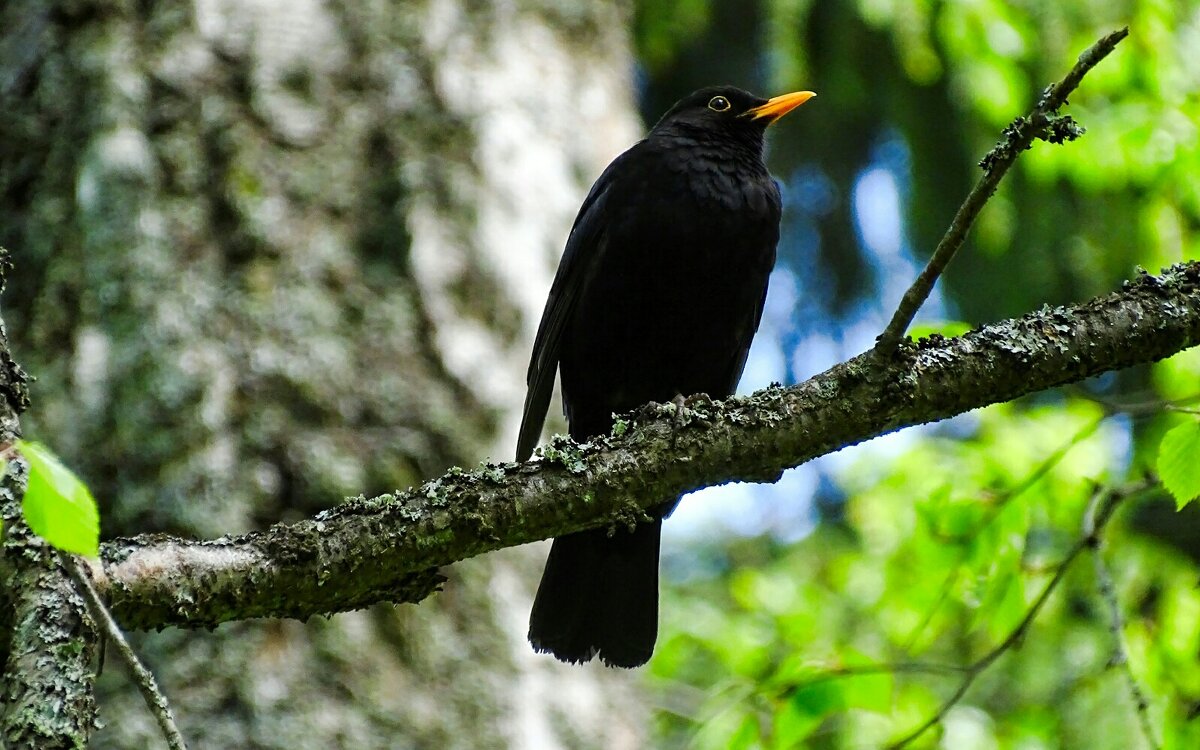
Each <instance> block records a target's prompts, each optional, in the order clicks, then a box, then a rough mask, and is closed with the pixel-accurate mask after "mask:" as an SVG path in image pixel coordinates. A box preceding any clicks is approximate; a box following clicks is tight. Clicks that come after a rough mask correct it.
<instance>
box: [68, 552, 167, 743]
mask: <svg viewBox="0 0 1200 750" xmlns="http://www.w3.org/2000/svg"><path fill="white" fill-rule="evenodd" d="M59 557H60V558H61V559H62V563H63V566H64V567H65V568H66V569H67V574H68V575H70V576H71V580H73V581H75V585H76V587H78V589H79V592H80V593H81V594H82V595H83V599H84V602H85V603H86V604H87V608H88V613H89V614H90V615H91V616H92V620H94V621H95V623H96V625H97V635H99V636H100V637H102V638H106V639H108V641H109V642H111V643H112V644H113V645H114V646H116V649H117V653H118V654H119V655H120V656H121V660H122V661H124V662H125V666H127V667H128V668H129V671H130V674H131V675H132V676H133V681H134V683H135V684H136V685H137V686H138V690H139V691H141V693H142V698H143V699H144V700H145V701H146V708H148V709H150V713H152V714H154V720H155V721H157V722H158V728H159V729H160V730H161V731H162V734H163V737H164V738H165V739H166V740H167V747H169V748H171V750H187V745H186V744H185V743H184V741H183V735H182V734H180V732H179V728H178V727H177V726H175V717H174V716H172V715H171V704H170V703H169V702H168V701H167V697H166V696H165V695H163V693H162V691H161V690H159V689H158V683H157V682H156V681H155V680H154V675H153V674H151V672H150V670H149V669H147V668H146V667H145V665H143V664H142V662H141V660H140V659H138V657H137V654H135V653H134V652H133V648H131V647H130V645H129V641H127V640H125V634H124V633H122V632H121V628H120V627H118V626H117V622H116V620H114V619H113V618H112V615H111V614H109V611H108V607H106V606H104V602H103V601H102V600H101V599H100V594H98V593H97V592H96V588H95V587H94V586H93V585H92V576H91V574H90V573H89V572H88V571H85V570H84V569H83V566H82V565H80V563H79V559H78V558H75V557H72V556H70V555H66V554H60V555H59Z"/></svg>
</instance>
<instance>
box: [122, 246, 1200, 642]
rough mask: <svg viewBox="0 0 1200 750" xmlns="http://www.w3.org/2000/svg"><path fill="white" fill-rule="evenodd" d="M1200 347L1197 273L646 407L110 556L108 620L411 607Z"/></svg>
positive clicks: (137, 544)
mask: <svg viewBox="0 0 1200 750" xmlns="http://www.w3.org/2000/svg"><path fill="white" fill-rule="evenodd" d="M1197 343H1200V262H1191V263H1185V264H1181V265H1178V266H1174V267H1172V268H1170V269H1167V270H1166V271H1165V272H1164V273H1163V274H1162V275H1161V276H1150V275H1148V274H1145V273H1144V272H1143V273H1142V274H1141V275H1140V276H1139V277H1138V278H1137V279H1136V280H1133V281H1130V282H1126V284H1125V286H1124V288H1123V289H1121V290H1120V291H1117V292H1114V293H1112V294H1109V295H1106V296H1103V297H1099V298H1096V299H1093V300H1091V301H1089V302H1086V303H1084V304H1081V305H1076V306H1073V307H1060V308H1043V309H1042V310H1040V311H1037V312H1034V313H1030V314H1028V315H1026V316H1024V317H1021V318H1018V319H1014V320H1007V321H1002V322H999V323H996V324H993V325H989V326H985V327H983V328H980V329H978V330H976V331H972V332H970V333H968V334H966V335H964V336H962V337H960V338H956V339H949V340H947V339H944V338H942V337H940V336H933V337H930V338H929V339H926V340H923V341H922V342H920V344H918V345H909V346H905V347H902V348H901V349H900V350H899V351H898V352H897V354H896V356H893V357H889V358H880V357H875V356H872V355H871V353H867V354H863V355H859V356H858V357H855V358H854V359H851V360H849V361H847V362H844V363H842V364H840V365H837V366H836V367H833V368H832V369H830V370H828V371H826V372H824V373H822V374H820V375H818V376H816V377H814V378H812V379H811V380H809V381H807V382H805V383H802V384H800V385H798V386H795V387H791V388H778V387H775V388H769V389H766V390H764V391H760V392H759V393H757V394H755V395H753V396H751V397H749V398H732V399H729V400H726V401H722V402H714V403H711V404H709V405H707V406H705V407H704V408H702V409H694V408H693V409H689V410H688V411H687V412H686V413H685V419H684V423H683V424H682V425H681V424H680V423H679V420H678V419H677V417H676V411H675V407H674V406H666V407H658V406H656V405H650V406H647V407H643V408H642V409H640V410H638V411H637V412H635V413H634V414H633V415H631V416H630V417H628V418H627V419H623V420H619V421H618V422H617V424H616V427H615V429H614V435H613V436H610V437H607V438H603V439H597V440H594V441H592V442H590V443H587V444H585V445H582V446H579V445H576V444H574V443H572V442H571V441H569V440H567V439H565V438H559V439H556V440H555V441H553V442H552V443H551V444H550V445H549V446H548V447H546V448H545V449H543V451H542V458H541V460H540V461H531V462H527V463H524V464H511V463H510V464H502V465H496V464H488V465H484V466H482V467H481V468H479V469H477V470H475V471H471V472H465V471H462V470H460V469H453V470H451V471H450V472H448V473H447V474H445V475H444V476H442V477H440V478H438V479H435V480H433V481H431V482H428V483H426V484H424V485H422V486H421V487H418V488H414V489H410V490H407V491H404V492H401V493H398V494H397V495H383V496H380V497H376V498H372V499H364V498H358V499H355V500H351V501H349V502H347V503H345V504H344V505H341V506H338V507H336V508H333V509H331V510H328V511H326V512H323V513H321V514H319V515H317V516H316V517H314V518H312V519H309V520H306V521H302V522H300V523H296V524H292V525H282V524H281V525H276V526H274V527H272V528H270V529H268V530H266V531H264V532H260V533H253V534H248V535H244V536H239V537H224V538H221V539H217V540H214V541H191V540H185V539H177V538H171V537H166V536H161V535H159V536H139V537H134V538H129V539H118V540H114V541H112V542H109V543H106V544H105V545H104V546H103V549H102V557H103V561H104V568H105V573H106V578H104V579H101V581H100V583H101V585H103V586H104V587H105V588H106V589H107V595H108V599H109V602H110V606H111V608H112V611H113V614H114V615H115V616H116V618H117V620H118V621H119V622H121V623H122V624H123V625H124V626H125V627H127V628H161V627H164V626H167V625H182V626H201V627H213V626H215V625H217V624H219V623H222V622H226V621H229V620H234V619H242V618H247V617H266V616H271V617H296V618H301V619H304V618H307V617H309V616H312V615H315V614H327V613H332V612H339V611H344V610H349V609H355V608H360V607H364V606H366V605H368V604H372V603H375V602H381V601H390V602H410V601H419V600H420V599H422V598H424V597H425V596H427V595H428V594H429V593H430V592H432V591H434V590H436V588H437V586H438V584H439V583H440V582H441V580H443V579H442V578H441V576H440V575H439V574H438V572H437V570H436V568H437V566H441V565H446V564H449V563H452V562H454V561H457V560H461V559H464V558H467V557H471V556H473V555H478V554H481V553H483V552H488V551H491V550H496V549H500V548H503V547H510V546H515V545H518V544H523V543H526V542H531V541H535V540H538V539H544V538H546V537H550V536H559V535H562V534H566V533H570V532H574V531H579V530H582V529H587V528H596V527H603V526H605V525H608V524H628V523H634V522H636V521H637V520H639V519H640V518H642V517H643V516H644V513H645V509H648V508H652V507H654V506H657V505H659V504H661V503H662V502H663V501H665V500H667V499H670V498H673V497H676V496H678V495H679V494H681V493H684V492H688V491H691V490H695V489H698V488H701V487H706V486H709V485H713V484H720V483H723V482H728V481H773V480H775V479H776V478H777V477H778V476H779V475H780V473H781V472H782V471H783V470H784V469H787V468H790V467H793V466H797V465H799V464H802V463H804V462H806V461H808V460H810V459H812V458H815V457H817V456H821V455H824V454H827V453H832V452H834V451H837V450H840V449H841V448H844V447H846V446H849V445H854V444H856V443H860V442H862V441H864V440H869V439H871V438H872V437H876V436H878V435H883V434H885V433H889V432H893V431H895V430H898V429H900V428H903V427H907V426H910V425H915V424H921V423H926V422H933V421H937V420H940V419H945V418H947V417H951V416H954V415H956V414H961V413H963V412H966V411H970V410H972V409H977V408H979V407H982V406H987V405H989V404H993V403H998V402H1003V401H1009V400H1012V399H1014V398H1017V397H1019V396H1022V395H1025V394H1028V393H1034V392H1036V391H1040V390H1044V389H1047V388H1052V387H1054V386H1058V385H1062V384H1064V383H1069V382H1075V381H1079V380H1082V379H1084V378H1087V377H1089V376H1092V375H1096V374H1099V373H1101V372H1106V371H1109V370H1116V369H1120V368H1123V367H1128V366H1130V365H1135V364H1142V363H1147V362H1153V361H1156V360H1158V359H1162V358H1163V357H1166V356H1169V355H1171V354H1174V353H1176V352H1178V351H1181V350H1183V349H1186V348H1188V347H1191V346H1194V345H1196V344H1197Z"/></svg>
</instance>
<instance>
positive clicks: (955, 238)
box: [875, 27, 1129, 354]
mask: <svg viewBox="0 0 1200 750" xmlns="http://www.w3.org/2000/svg"><path fill="white" fill-rule="evenodd" d="M1128 35H1129V28H1128V27H1126V28H1123V29H1119V30H1117V31H1114V32H1112V33H1111V34H1108V35H1107V36H1105V37H1103V38H1102V39H1100V40H1099V41H1098V42H1096V43H1095V44H1093V45H1092V46H1091V47H1089V48H1088V49H1086V50H1085V51H1084V52H1083V54H1081V55H1080V56H1079V60H1078V61H1077V62H1076V63H1075V67H1073V68H1071V71H1070V72H1069V73H1067V76H1066V77H1065V78H1063V79H1062V80H1061V81H1059V82H1058V83H1055V84H1051V85H1050V86H1049V87H1048V88H1047V89H1046V90H1045V91H1044V92H1042V96H1041V98H1040V99H1039V100H1038V102H1037V104H1036V105H1035V106H1034V108H1033V110H1032V111H1031V112H1030V113H1029V115H1028V116H1026V117H1018V118H1017V119H1016V120H1014V121H1013V123H1012V124H1011V125H1009V126H1008V127H1007V128H1005V130H1004V138H1003V139H1002V140H1001V141H1000V142H999V143H997V144H996V146H995V147H994V148H992V150H991V151H989V152H988V154H987V156H985V157H984V158H983V160H982V161H981V162H980V166H982V167H983V177H981V178H980V179H979V182H977V183H976V184H975V187H974V188H973V189H972V190H971V192H970V194H969V195H967V199H966V200H965V201H963V204H962V205H961V206H959V208H958V213H956V214H955V215H954V220H953V221H951V222H950V228H949V229H947V230H946V234H945V235H943V236H942V240H941V242H939V243H938V245H937V248H936V249H935V250H934V251H933V257H931V258H930V259H929V263H928V264H927V265H926V266H925V269H924V270H922V271H921V274H920V275H919V276H917V280H916V281H914V282H913V284H912V286H911V287H909V288H908V291H907V292H905V293H904V297H903V299H901V300H900V305H899V307H897V308H896V313H895V314H894V315H893V316H892V320H891V322H890V323H888V325H887V328H885V329H884V331H883V333H882V334H880V335H879V340H878V343H877V344H876V345H875V351H876V352H878V353H880V354H888V353H890V352H892V351H893V350H895V348H896V347H897V346H899V345H900V341H901V340H902V339H903V337H904V332H905V331H906V330H908V326H909V324H911V323H912V320H913V317H914V316H916V314H917V310H919V309H920V307H921V305H923V304H925V300H926V299H928V298H929V294H930V292H932V291H933V285H934V284H935V283H936V282H937V280H938V277H939V276H941V275H942V272H943V271H945V270H946V267H947V266H948V265H950V261H951V260H952V259H953V258H954V254H955V253H957V252H958V249H959V248H960V247H962V244H963V241H964V240H966V238H967V233H968V232H969V231H970V230H971V225H972V224H974V223H975V217H977V216H978V215H979V212H980V211H981V210H982V209H983V206H984V204H985V203H987V202H988V199H990V198H991V197H992V194H993V193H995V192H996V187H997V186H998V185H999V184H1000V180H1001V179H1003V177H1004V175H1005V173H1006V172H1008V168H1009V167H1011V166H1012V165H1013V162H1015V161H1016V160H1017V157H1018V156H1019V155H1020V154H1021V152H1022V151H1025V150H1026V149H1028V148H1029V147H1030V145H1032V143H1033V141H1034V139H1036V138H1044V139H1046V140H1049V141H1051V142H1052V143H1061V142H1063V141H1067V140H1074V139H1075V138H1077V137H1078V136H1079V135H1081V134H1082V133H1083V129H1082V128H1081V127H1079V125H1077V124H1076V123H1075V122H1074V121H1073V120H1071V118H1070V117H1060V116H1058V115H1057V110H1058V109H1059V107H1062V106H1063V105H1064V104H1066V103H1067V97H1068V96H1070V94H1071V92H1073V91H1074V90H1075V88H1076V87H1077V86H1078V85H1079V82H1080V81H1082V80H1083V77H1084V75H1086V74H1087V72H1088V71H1089V70H1091V69H1092V68H1093V67H1095V65H1096V63H1098V62H1100V61H1101V60H1103V59H1104V58H1105V57H1106V56H1107V55H1108V53H1110V52H1112V50H1113V48H1114V47H1116V46H1117V43H1118V42H1120V41H1121V40H1122V39H1124V38H1125V37H1126V36H1128Z"/></svg>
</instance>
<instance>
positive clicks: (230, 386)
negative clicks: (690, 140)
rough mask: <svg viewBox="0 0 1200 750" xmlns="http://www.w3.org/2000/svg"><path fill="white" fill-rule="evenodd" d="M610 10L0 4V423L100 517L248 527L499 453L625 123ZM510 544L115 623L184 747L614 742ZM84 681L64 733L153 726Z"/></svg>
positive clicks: (605, 709) (116, 691) (618, 726)
mask: <svg viewBox="0 0 1200 750" xmlns="http://www.w3.org/2000/svg"><path fill="white" fill-rule="evenodd" d="M624 27H625V24H624V19H623V18H621V17H620V11H619V9H618V8H617V7H616V5H615V3H612V2H598V3H587V4H579V5H559V4H556V3H549V2H547V3H541V2H537V1H536V0H527V1H525V2H517V3H509V4H496V5H490V4H481V3H472V2H465V1H464V2H455V0H428V2H400V1H398V0H396V1H394V2H385V1H384V0H365V1H364V2H354V3H322V2H318V1H317V0H302V1H301V2H282V1H279V0H275V1H273V0H256V1H255V2H249V3H247V2H232V1H230V0H194V1H193V2H190V3H189V2H185V3H135V2H131V1H129V0H94V1H89V0H83V1H82V2H80V1H77V0H70V1H68V0H62V1H61V2H53V1H45V0H9V1H8V2H4V3H0V111H2V112H3V113H4V127H3V128H0V243H3V244H6V245H7V246H8V247H10V248H11V249H12V250H13V253H14V259H15V261H16V272H15V273H14V275H13V276H12V278H11V283H10V288H9V292H8V295H7V298H6V303H7V304H8V305H9V310H8V313H9V324H10V330H11V331H12V333H13V337H14V341H13V344H14V351H15V352H16V354H17V356H18V357H19V358H20V359H21V361H22V362H23V363H24V364H25V365H26V366H27V368H28V369H29V370H30V371H31V372H32V373H33V374H34V375H36V376H37V378H38V383H37V386H36V388H35V389H34V393H33V397H34V402H35V407H34V409H33V410H32V411H31V413H30V415H29V418H28V420H27V424H26V427H27V428H28V431H29V432H30V433H31V434H33V435H36V436H37V437H40V438H42V439H44V440H46V441H47V442H49V443H50V444H52V445H53V446H54V447H55V449H56V450H57V451H58V452H59V453H61V454H62V455H63V456H64V458H65V460H66V461H67V462H68V463H69V464H70V465H71V466H73V467H74V468H76V469H77V470H78V471H79V473H80V474H81V475H82V476H83V477H84V479H85V480H86V481H87V482H88V483H89V485H90V486H91V487H92V488H93V490H94V492H95V494H96V496H97V498H98V499H99V501H100V503H101V506H102V507H101V514H102V518H103V519H104V534H105V536H107V537H112V536H115V535H121V534H132V533H138V532H143V531H157V532H170V533H174V534H181V535H187V536H199V537H206V536H209V537H211V536H216V535H218V534H223V533H230V532H249V531H252V530H255V529H261V528H265V527H267V526H268V525H270V524H271V523H274V522H276V521H279V520H288V519H291V520H296V519H299V518H304V517H308V516H311V515H312V514H313V513H315V512H317V511H318V510H320V509H322V508H324V507H328V506H329V505H332V504H335V503H336V502H337V501H339V500H340V499H341V498H342V497H343V496H345V495H350V494H355V495H356V494H359V493H362V492H364V491H365V492H367V493H368V494H379V493H383V492H387V491H390V490H392V489H394V488H396V487H407V486H410V485H413V484H415V483H417V482H419V481H421V480H422V479H424V478H426V477H429V476H434V475H436V474H438V473H440V472H442V471H443V470H445V468H446V467H447V466H449V465H451V464H455V463H468V464H470V463H474V462H475V461H478V460H479V459H480V458H482V457H484V456H485V455H487V454H488V453H491V454H494V455H506V454H507V453H508V451H509V450H510V449H509V447H508V442H509V440H510V439H511V437H510V436H511V435H512V434H513V430H512V422H513V419H514V416H513V415H512V409H513V407H514V406H515V405H518V404H519V403H520V387H521V383H520V374H521V372H522V370H523V362H522V360H523V358H524V357H525V356H526V354H527V351H528V345H529V342H528V336H529V333H530V332H531V329H532V327H533V325H534V324H535V322H536V315H537V313H538V312H539V308H540V304H541V301H542V299H544V292H545V289H546V288H547V286H548V283H549V276H550V272H551V270H552V268H553V260H554V258H555V256H556V254H557V253H558V252H559V251H560V249H561V245H562V240H563V238H564V237H565V234H566V230H567V228H568V227H569V225H570V220H571V218H572V215H573V212H574V210H575V208H576V207H577V206H578V204H579V201H580V200H581V197H582V194H583V191H584V190H585V189H586V187H587V183H588V182H589V181H590V179H591V178H592V177H594V175H596V174H597V173H598V172H599V170H600V168H602V167H603V165H604V164H605V163H606V162H607V160H608V159H609V158H611V157H612V156H613V155H614V154H615V153H616V152H617V151H618V150H619V149H620V148H621V147H623V146H624V145H626V144H627V143H628V142H629V141H630V140H631V139H632V138H633V137H635V135H636V126H635V124H634V122H635V121H634V118H633V115H632V107H631V102H630V101H629V99H628V91H629V85H628V81H627V80H626V76H627V74H628V72H629V67H630V63H629V60H628V53H627V49H626V40H625V39H624V37H623V36H622V34H623V31H622V29H623V28H624ZM581 122H584V123H586V127H580V123H581ZM537 567H538V563H537V562H536V561H535V560H532V559H528V558H527V557H526V556H522V555H520V554H517V555H510V556H503V557H497V558H495V559H490V560H487V561H482V562H476V563H471V564H468V565H464V566H459V568H457V569H456V570H455V571H454V576H455V581H456V585H455V587H454V589H453V590H452V591H448V592H447V593H446V594H445V595H443V596H440V597H438V598H437V599H436V600H435V601H433V602H431V603H430V605H432V606H428V605H427V606H422V607H420V608H401V609H393V608H390V607H383V608H376V609H373V610H370V611H367V612H360V613H355V614H351V615H347V616H340V617H337V618H333V619H330V620H320V621H315V622H312V623H309V624H308V625H302V624H300V623H296V622H269V623H239V624H236V625H229V626H225V627H222V628H221V629H220V630H218V631H216V632H214V633H193V632H183V631H169V632H165V633H162V634H157V635H149V636H145V637H142V638H140V639H139V642H138V643H136V644H135V645H136V646H137V647H138V649H139V651H140V653H142V654H143V655H144V656H145V657H146V660H147V661H148V663H149V665H150V666H151V667H152V668H153V669H154V671H155V672H156V673H157V674H158V675H159V676H160V678H161V682H162V684H163V688H164V690H165V691H166V693H167V694H168V695H169V696H170V697H171V698H172V699H173V700H174V702H175V704H176V705H177V706H178V713H179V718H180V724H181V729H182V730H183V732H184V734H185V736H186V737H187V738H188V740H189V741H190V742H191V743H192V744H193V746H195V747H199V748H204V747H257V748H289V749H291V750H295V749H296V748H309V747H312V748H328V747H355V748H370V747H388V748H391V747H447V748H449V747H470V748H478V747H498V746H535V745H537V746H549V747H553V746H556V745H570V746H593V747H620V746H627V747H628V746H637V745H638V744H640V741H639V738H638V732H639V731H640V729H639V728H640V727H642V726H643V725H644V723H645V712H644V709H643V708H641V707H640V705H639V703H638V702H637V700H636V694H635V693H634V692H633V691H632V690H631V689H630V682H629V676H628V675H623V674H609V673H597V672H580V671H566V670H560V669H558V667H557V665H554V664H553V663H552V662H551V660H548V659H535V658H534V657H533V656H532V655H530V654H529V653H528V649H527V648H526V647H525V645H524V642H523V641H524V639H523V633H524V622H523V620H524V616H525V612H526V610H527V607H528V602H529V598H530V593H531V592H530V588H531V585H530V584H531V583H532V581H533V580H534V579H535V577H536V570H537ZM99 696H100V704H101V712H100V713H101V719H102V720H103V721H104V722H105V724H106V725H107V726H106V728H105V729H104V730H103V731H101V732H100V733H98V734H97V736H96V738H95V740H94V746H95V747H143V746H146V745H148V744H152V743H153V742H155V741H156V740H153V739H151V738H152V737H154V736H155V735H156V731H157V730H156V729H155V726H154V724H153V721H152V720H151V719H150V717H149V716H148V715H147V714H146V712H145V710H144V709H143V708H142V706H141V705H140V698H139V697H138V696H137V694H136V691H134V690H133V689H132V688H130V687H129V686H128V685H127V684H126V680H125V679H124V676H123V675H122V674H120V670H119V669H114V668H112V667H110V669H109V670H108V671H106V673H105V674H104V676H103V677H102V678H101V680H100V683H99ZM564 715H569V716H570V721H569V722H567V721H562V720H561V719H560V717H562V716H564Z"/></svg>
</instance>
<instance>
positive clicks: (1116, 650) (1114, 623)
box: [1083, 495, 1159, 750]
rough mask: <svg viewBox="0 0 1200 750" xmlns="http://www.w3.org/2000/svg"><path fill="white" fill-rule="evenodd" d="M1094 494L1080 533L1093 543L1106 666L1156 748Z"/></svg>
mask: <svg viewBox="0 0 1200 750" xmlns="http://www.w3.org/2000/svg"><path fill="white" fill-rule="evenodd" d="M1098 497H1099V495H1097V497H1096V498H1093V500H1092V503H1091V505H1089V506H1088V512H1087V513H1086V514H1085V515H1084V519H1083V533H1084V536H1085V538H1090V539H1093V540H1094V542H1095V543H1094V544H1092V545H1091V551H1092V560H1093V561H1094V562H1095V564H1096V585H1097V588H1098V589H1099V592H1100V598H1102V599H1103V600H1104V602H1105V603H1106V604H1107V605H1108V614H1109V626H1108V630H1109V632H1110V633H1111V634H1112V640H1113V655H1112V659H1111V660H1110V661H1109V665H1110V666H1116V667H1120V669H1121V673H1122V674H1124V675H1125V682H1126V684H1127V685H1128V687H1129V696H1130V697H1131V698H1132V699H1133V706H1134V710H1135V711H1137V717H1138V723H1139V724H1140V725H1141V729H1142V734H1143V736H1145V738H1146V744H1147V745H1149V746H1150V747H1151V748H1153V750H1158V747H1159V745H1158V741H1157V740H1155V739H1154V727H1152V726H1151V725H1150V702H1149V701H1148V700H1146V694H1145V693H1144V692H1143V691H1142V686H1141V685H1139V684H1138V681H1137V677H1135V676H1134V674H1133V668H1132V667H1130V666H1129V653H1128V652H1127V651H1126V650H1125V639H1124V638H1123V636H1122V633H1124V631H1125V619H1124V617H1122V615H1121V605H1120V603H1119V602H1118V601H1117V589H1116V586H1114V585H1113V579H1112V574H1111V573H1110V572H1109V570H1108V565H1107V564H1106V563H1105V562H1104V555H1102V554H1101V551H1100V541H1101V540H1100V535H1099V534H1098V533H1097V531H1096V521H1095V508H1096V504H1097V498H1098Z"/></svg>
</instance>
